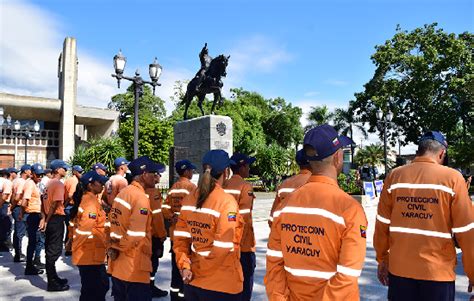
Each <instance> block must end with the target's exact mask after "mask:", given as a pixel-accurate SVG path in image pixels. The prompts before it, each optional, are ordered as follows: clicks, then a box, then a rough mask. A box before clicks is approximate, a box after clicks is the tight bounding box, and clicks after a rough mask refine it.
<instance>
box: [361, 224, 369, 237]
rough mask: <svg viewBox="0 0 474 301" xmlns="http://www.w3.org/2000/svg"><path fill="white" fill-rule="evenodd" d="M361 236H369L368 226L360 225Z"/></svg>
mask: <svg viewBox="0 0 474 301" xmlns="http://www.w3.org/2000/svg"><path fill="white" fill-rule="evenodd" d="M360 237H363V238H367V227H366V226H362V225H360Z"/></svg>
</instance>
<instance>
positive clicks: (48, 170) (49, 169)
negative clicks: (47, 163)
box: [44, 168, 52, 174]
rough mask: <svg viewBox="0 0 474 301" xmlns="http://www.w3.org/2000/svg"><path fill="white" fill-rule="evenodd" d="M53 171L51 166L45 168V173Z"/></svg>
mask: <svg viewBox="0 0 474 301" xmlns="http://www.w3.org/2000/svg"><path fill="white" fill-rule="evenodd" d="M51 171H52V170H51V168H45V169H44V173H45V174H47V173H50V172H51Z"/></svg>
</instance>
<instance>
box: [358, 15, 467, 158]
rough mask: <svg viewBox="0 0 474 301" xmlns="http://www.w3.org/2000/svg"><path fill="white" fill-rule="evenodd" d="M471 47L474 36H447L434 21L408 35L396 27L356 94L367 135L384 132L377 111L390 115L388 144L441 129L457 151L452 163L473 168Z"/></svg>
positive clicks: (376, 53)
mask: <svg viewBox="0 0 474 301" xmlns="http://www.w3.org/2000/svg"><path fill="white" fill-rule="evenodd" d="M473 45H474V35H473V34H472V33H469V32H464V33H461V34H454V33H446V32H445V31H444V30H443V29H441V28H438V26H437V24H436V23H433V24H430V25H425V26H424V27H422V28H416V29H414V30H413V31H410V32H408V31H404V30H402V29H401V28H400V27H397V29H396V33H395V35H394V36H393V38H391V39H390V40H387V41H386V42H385V43H384V44H383V45H378V46H376V48H375V49H376V51H375V53H374V54H373V55H372V57H371V58H372V61H373V63H374V64H375V66H376V70H375V73H374V76H373V77H372V79H370V80H369V82H368V83H367V84H365V85H364V91H363V92H360V93H356V94H355V96H356V101H355V103H354V109H359V110H358V111H357V112H358V115H359V116H360V117H361V119H362V121H364V122H368V124H369V126H370V128H369V131H370V132H375V131H376V130H379V132H381V130H382V128H381V125H380V124H379V123H378V120H377V117H376V111H377V110H378V109H379V108H382V110H384V111H385V112H386V111H387V110H390V111H391V112H393V114H394V118H393V124H392V125H390V127H391V128H392V129H393V130H394V135H391V136H389V138H390V140H391V142H392V144H394V143H395V140H396V138H397V137H399V136H400V135H404V136H405V137H406V139H405V141H402V143H404V144H407V143H409V142H414V143H416V142H417V141H418V139H419V137H420V136H421V134H422V133H423V132H425V131H427V130H439V131H441V132H443V133H445V134H446V135H447V140H448V143H449V144H450V146H451V148H452V150H454V149H456V150H455V151H454V152H453V153H455V154H456V158H455V160H457V161H458V162H459V163H462V164H463V165H464V166H468V165H470V164H473V162H474V156H473V155H472V154H473V153H472V152H473V150H472V145H473V144H474V140H473V137H474V128H473V122H472V121H473V117H474V114H473V107H474V105H473V100H474V97H473V96H474V75H473V74H474V61H473V59H472V56H473V53H474V47H473ZM469 145H470V146H471V147H469Z"/></svg>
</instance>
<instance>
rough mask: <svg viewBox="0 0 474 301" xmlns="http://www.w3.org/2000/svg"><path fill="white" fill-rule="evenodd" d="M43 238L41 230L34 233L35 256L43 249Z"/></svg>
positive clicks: (38, 255) (39, 254)
mask: <svg viewBox="0 0 474 301" xmlns="http://www.w3.org/2000/svg"><path fill="white" fill-rule="evenodd" d="M44 240H45V235H44V232H43V231H40V230H38V232H37V233H36V249H35V257H38V258H39V257H40V256H41V251H42V250H44Z"/></svg>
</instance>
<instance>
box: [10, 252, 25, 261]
mask: <svg viewBox="0 0 474 301" xmlns="http://www.w3.org/2000/svg"><path fill="white" fill-rule="evenodd" d="M25 261H26V256H25V255H23V254H18V253H16V254H15V257H13V262H25Z"/></svg>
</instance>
